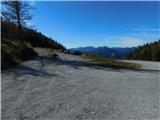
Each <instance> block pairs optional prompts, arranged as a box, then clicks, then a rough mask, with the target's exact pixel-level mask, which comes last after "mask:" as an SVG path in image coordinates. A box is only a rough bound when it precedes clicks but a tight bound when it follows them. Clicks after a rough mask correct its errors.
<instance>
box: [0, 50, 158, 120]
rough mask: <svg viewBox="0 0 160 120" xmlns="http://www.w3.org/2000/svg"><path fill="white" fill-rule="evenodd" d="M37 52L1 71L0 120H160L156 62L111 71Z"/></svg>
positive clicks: (69, 58)
mask: <svg viewBox="0 0 160 120" xmlns="http://www.w3.org/2000/svg"><path fill="white" fill-rule="evenodd" d="M37 51H39V52H40V53H43V54H41V55H40V56H38V57H36V58H35V59H33V60H30V61H27V62H24V63H23V64H22V65H20V66H19V67H16V68H13V69H10V70H7V71H4V72H2V75H1V76H2V96H3V97H2V119H3V120H84V119H87V120H158V119H159V117H158V116H159V111H158V107H159V86H160V84H159V79H160V76H159V75H160V63H158V62H155V63H154V62H142V61H134V62H136V63H139V64H142V68H141V69H115V68H107V67H102V66H99V65H98V64H96V63H93V62H90V61H88V60H85V59H83V58H81V57H79V56H73V55H67V54H64V53H58V55H59V56H60V58H59V59H58V60H52V59H49V58H48V57H47V56H46V55H45V51H43V50H41V49H38V50H37ZM42 51H43V52H42Z"/></svg>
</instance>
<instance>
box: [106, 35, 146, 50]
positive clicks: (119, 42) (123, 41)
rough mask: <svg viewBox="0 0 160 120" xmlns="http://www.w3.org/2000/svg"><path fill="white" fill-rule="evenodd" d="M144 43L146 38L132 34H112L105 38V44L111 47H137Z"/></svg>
mask: <svg viewBox="0 0 160 120" xmlns="http://www.w3.org/2000/svg"><path fill="white" fill-rule="evenodd" d="M144 43H145V42H144V40H142V39H139V38H135V37H130V36H110V37H108V38H107V39H106V40H105V45H106V46H110V47H136V46H139V45H143V44H144Z"/></svg>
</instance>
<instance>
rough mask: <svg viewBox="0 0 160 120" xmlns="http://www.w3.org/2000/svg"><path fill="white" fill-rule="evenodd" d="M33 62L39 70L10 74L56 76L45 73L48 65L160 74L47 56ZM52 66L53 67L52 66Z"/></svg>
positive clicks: (14, 70) (14, 71)
mask: <svg viewBox="0 0 160 120" xmlns="http://www.w3.org/2000/svg"><path fill="white" fill-rule="evenodd" d="M34 60H36V61H39V62H40V64H41V65H40V66H39V68H37V69H35V68H33V67H32V66H31V67H28V66H19V67H17V69H19V70H17V69H12V70H11V71H10V72H13V73H14V74H15V77H19V76H23V75H32V76H43V77H46V76H56V77H58V76H57V75H56V74H53V73H52V74H51V73H48V72H47V71H45V70H46V69H45V66H48V65H50V64H53V63H54V64H55V65H67V66H69V67H71V68H74V69H81V67H88V68H89V69H98V70H106V71H113V72H121V73H122V72H125V70H127V71H128V70H129V71H135V72H150V73H157V72H160V71H159V70H150V69H124V68H114V67H108V66H105V65H103V64H98V63H95V62H89V61H77V60H62V59H52V58H49V57H47V56H37V57H36V58H35V59H34ZM54 64H53V66H54Z"/></svg>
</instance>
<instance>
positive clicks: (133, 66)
mask: <svg viewBox="0 0 160 120" xmlns="http://www.w3.org/2000/svg"><path fill="white" fill-rule="evenodd" d="M85 58H87V59H89V60H92V61H94V62H97V63H100V64H102V65H104V66H106V67H114V68H127V69H136V68H140V67H141V65H139V64H135V63H127V62H121V61H116V60H114V59H113V58H107V59H106V58H103V57H101V56H99V55H90V54H87V55H85Z"/></svg>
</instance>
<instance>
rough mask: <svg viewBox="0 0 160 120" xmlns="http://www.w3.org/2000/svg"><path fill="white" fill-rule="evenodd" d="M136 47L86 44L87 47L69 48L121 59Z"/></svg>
mask: <svg viewBox="0 0 160 120" xmlns="http://www.w3.org/2000/svg"><path fill="white" fill-rule="evenodd" d="M136 49H137V47H108V46H99V47H93V46H87V47H78V48H70V49H69V50H73V51H79V52H83V53H88V54H98V55H100V56H102V57H105V58H108V57H110V56H114V57H115V58H117V59H122V58H124V57H125V55H127V54H128V53H130V52H133V51H135V50H136Z"/></svg>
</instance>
